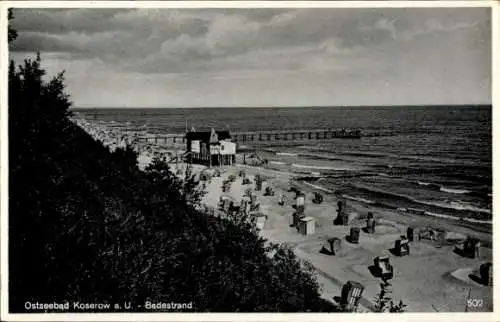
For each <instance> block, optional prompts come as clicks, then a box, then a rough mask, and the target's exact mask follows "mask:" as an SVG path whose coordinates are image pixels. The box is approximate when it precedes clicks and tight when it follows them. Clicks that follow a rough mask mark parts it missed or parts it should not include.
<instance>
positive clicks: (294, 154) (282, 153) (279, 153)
mask: <svg viewBox="0 0 500 322" xmlns="http://www.w3.org/2000/svg"><path fill="white" fill-rule="evenodd" d="M276 155H283V156H289V157H296V156H298V154H297V153H289V152H276Z"/></svg>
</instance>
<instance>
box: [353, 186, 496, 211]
mask: <svg viewBox="0 0 500 322" xmlns="http://www.w3.org/2000/svg"><path fill="white" fill-rule="evenodd" d="M353 187H354V188H355V189H358V190H361V191H365V192H367V193H370V194H375V195H380V196H381V197H385V198H395V199H400V200H403V201H407V202H408V201H410V202H414V203H418V204H423V205H427V206H433V207H438V208H444V209H451V210H456V211H473V212H480V213H484V214H489V215H491V210H489V209H484V208H479V207H476V206H474V205H472V204H470V203H468V202H465V201H447V200H445V201H427V200H419V199H416V198H413V197H410V196H406V195H400V194H396V193H392V192H389V191H384V190H378V189H374V188H370V187H366V186H359V185H353Z"/></svg>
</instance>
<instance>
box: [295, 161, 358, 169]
mask: <svg viewBox="0 0 500 322" xmlns="http://www.w3.org/2000/svg"><path fill="white" fill-rule="evenodd" d="M292 167H294V168H301V169H316V170H337V171H347V170H353V169H351V168H348V167H328V166H317V165H305V164H296V163H292Z"/></svg>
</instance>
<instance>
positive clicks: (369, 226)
mask: <svg viewBox="0 0 500 322" xmlns="http://www.w3.org/2000/svg"><path fill="white" fill-rule="evenodd" d="M370 214H371V213H369V214H368V219H366V228H365V229H366V232H367V233H368V234H373V233H375V218H373V214H371V216H370Z"/></svg>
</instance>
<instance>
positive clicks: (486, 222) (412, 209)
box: [304, 182, 492, 224]
mask: <svg viewBox="0 0 500 322" xmlns="http://www.w3.org/2000/svg"><path fill="white" fill-rule="evenodd" d="M304 184H306V185H308V186H310V187H313V188H316V189H318V190H322V191H325V192H328V193H334V192H333V191H332V190H329V189H326V188H325V187H322V186H319V185H314V184H311V183H309V182H304ZM341 196H342V197H343V198H345V199H349V200H353V201H358V202H363V203H366V204H370V205H379V206H387V205H384V204H383V203H379V202H375V201H373V200H369V199H365V198H361V197H358V196H351V195H348V194H342V195H341ZM391 208H394V207H391ZM395 209H396V210H398V211H403V212H410V213H416V214H421V215H427V216H433V217H439V218H446V219H450V220H457V221H459V220H463V221H468V222H472V223H480V224H492V221H491V220H480V219H474V218H461V217H456V216H451V215H445V214H440V213H436V212H431V211H426V210H424V209H418V208H409V207H408V208H402V207H400V208H395Z"/></svg>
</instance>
